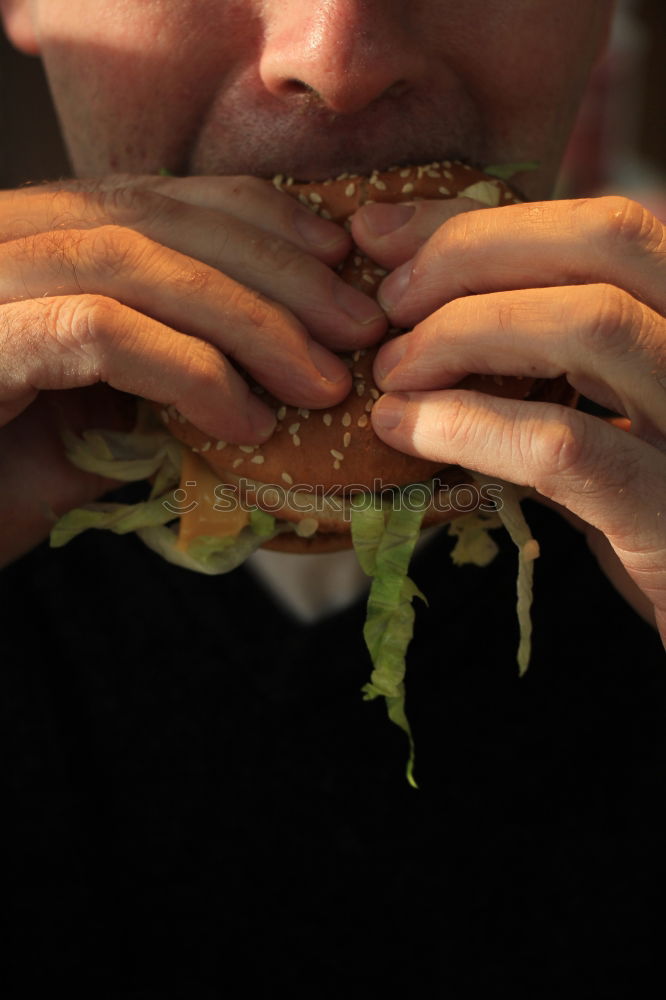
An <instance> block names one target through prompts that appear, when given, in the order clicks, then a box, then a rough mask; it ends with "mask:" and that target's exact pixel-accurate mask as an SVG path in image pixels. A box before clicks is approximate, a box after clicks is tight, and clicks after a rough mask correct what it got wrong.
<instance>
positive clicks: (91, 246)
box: [0, 226, 351, 407]
mask: <svg viewBox="0 0 666 1000" xmlns="http://www.w3.org/2000/svg"><path fill="white" fill-rule="evenodd" d="M81 293H91V294H99V295H103V296H107V297H109V298H113V299H116V300H118V301H122V302H123V303H124V304H125V305H127V306H130V307H131V308H132V309H134V310H137V311H138V312H140V313H143V314H145V315H146V316H151V317H153V318H154V319H156V320H159V321H161V322H162V323H163V324H165V325H168V326H169V327H170V328H172V329H175V330H178V331H181V332H183V333H186V334H189V335H192V336H196V337H199V338H201V339H202V340H206V341H209V342H210V343H211V344H214V345H215V346H216V347H217V348H219V349H220V350H221V351H222V352H223V353H224V354H227V355H229V356H230V357H231V358H233V359H234V360H235V361H237V362H238V363H239V364H240V365H242V366H243V368H245V369H246V370H247V371H248V372H249V373H250V374H251V375H252V376H253V377H254V378H255V379H256V380H257V381H258V382H259V383H260V384H261V385H263V386H265V387H266V388H267V389H269V390H270V391H271V392H272V393H273V394H274V395H275V396H277V397H278V398H279V399H281V400H282V401H283V402H286V403H293V404H295V405H298V406H312V407H320V406H327V405H330V404H331V403H332V402H338V401H339V400H340V399H342V398H344V395H345V394H346V392H348V391H349V387H350V384H351V381H350V375H349V371H348V369H347V367H346V366H345V365H344V364H343V362H342V361H341V360H340V359H339V358H337V357H336V356H335V355H333V354H330V353H329V352H328V351H326V350H325V349H324V348H323V347H321V346H320V345H319V344H317V343H316V342H315V341H313V340H312V339H311V338H310V337H309V336H308V335H307V333H306V331H305V330H304V328H303V327H302V325H301V324H300V323H299V322H298V321H297V320H295V319H294V317H292V316H290V315H289V313H288V312H287V311H286V310H284V309H282V308H281V307H279V306H277V305H275V304H274V303H271V302H268V301H266V300H265V299H263V298H261V297H260V296H258V295H257V294H256V293H255V292H251V291H250V290H248V289H246V288H244V287H243V286H241V285H239V284H238V283H237V282H235V281H233V280H232V279H230V278H228V277H227V276H226V275H224V274H221V273H220V272H219V271H217V270H215V269H214V268H210V267H206V266H205V265H203V264H200V263H199V262H198V261H195V260H191V259H190V258H188V257H185V256H184V255H182V254H178V253H175V252H174V251H172V250H168V249H166V248H165V247H162V246H161V245H160V244H157V243H152V242H151V241H150V240H147V239H146V238H145V237H143V236H140V235H139V234H137V233H135V232H134V231H133V230H130V229H122V228H121V227H117V226H103V227H100V228H99V229H90V230H83V231H76V230H74V231H71V230H69V231H65V232H62V233H46V234H39V235H38V236H36V237H34V239H31V240H23V241H15V242H14V243H6V244H4V245H2V246H0V301H2V302H12V301H16V300H19V299H29V298H33V297H39V296H44V295H47V294H55V295H58V296H63V295H78V294H81Z"/></svg>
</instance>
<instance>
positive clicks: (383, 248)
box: [351, 198, 485, 270]
mask: <svg viewBox="0 0 666 1000" xmlns="http://www.w3.org/2000/svg"><path fill="white" fill-rule="evenodd" d="M480 208H485V206H484V205H482V204H481V202H478V201H474V200H473V199H472V198H451V199H448V200H442V201H410V202H404V203H401V204H397V205H392V204H389V203H380V202H373V203H370V204H367V205H363V206H362V207H361V208H359V209H358V211H357V212H355V213H354V215H353V216H352V219H351V232H352V236H353V238H354V242H355V243H356V245H357V246H358V247H359V248H360V249H361V250H363V252H364V253H366V254H367V255H368V257H370V259H371V260H374V261H376V262H377V263H378V264H380V265H381V266H382V267H386V268H388V269H390V270H393V268H396V267H398V266H399V265H400V264H402V263H404V262H405V261H407V260H410V259H411V258H412V257H413V256H414V255H415V253H416V252H417V250H419V249H420V248H421V247H422V246H423V244H424V243H425V242H426V241H427V240H428V239H430V237H431V236H433V234H434V233H436V232H437V230H438V229H439V228H440V226H442V225H444V223H445V222H447V221H448V220H449V219H452V218H453V217H454V216H456V215H460V214H461V213H462V212H473V211H476V210H478V209H480Z"/></svg>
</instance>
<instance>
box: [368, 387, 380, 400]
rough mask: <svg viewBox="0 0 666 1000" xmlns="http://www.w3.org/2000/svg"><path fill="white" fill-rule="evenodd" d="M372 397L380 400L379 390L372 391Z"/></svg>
mask: <svg viewBox="0 0 666 1000" xmlns="http://www.w3.org/2000/svg"><path fill="white" fill-rule="evenodd" d="M370 395H371V396H372V398H373V399H379V389H371V390H370Z"/></svg>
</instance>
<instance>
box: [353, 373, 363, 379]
mask: <svg viewBox="0 0 666 1000" xmlns="http://www.w3.org/2000/svg"><path fill="white" fill-rule="evenodd" d="M352 375H353V376H354V378H361V379H365V373H364V372H352Z"/></svg>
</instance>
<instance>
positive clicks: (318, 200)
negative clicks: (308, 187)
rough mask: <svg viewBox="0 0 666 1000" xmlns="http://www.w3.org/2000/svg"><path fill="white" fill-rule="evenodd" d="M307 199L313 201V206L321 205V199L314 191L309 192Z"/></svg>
mask: <svg viewBox="0 0 666 1000" xmlns="http://www.w3.org/2000/svg"><path fill="white" fill-rule="evenodd" d="M309 197H310V201H313V202H314V203H315V205H321V203H322V197H321V195H320V194H317V192H316V191H310V196H309Z"/></svg>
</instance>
